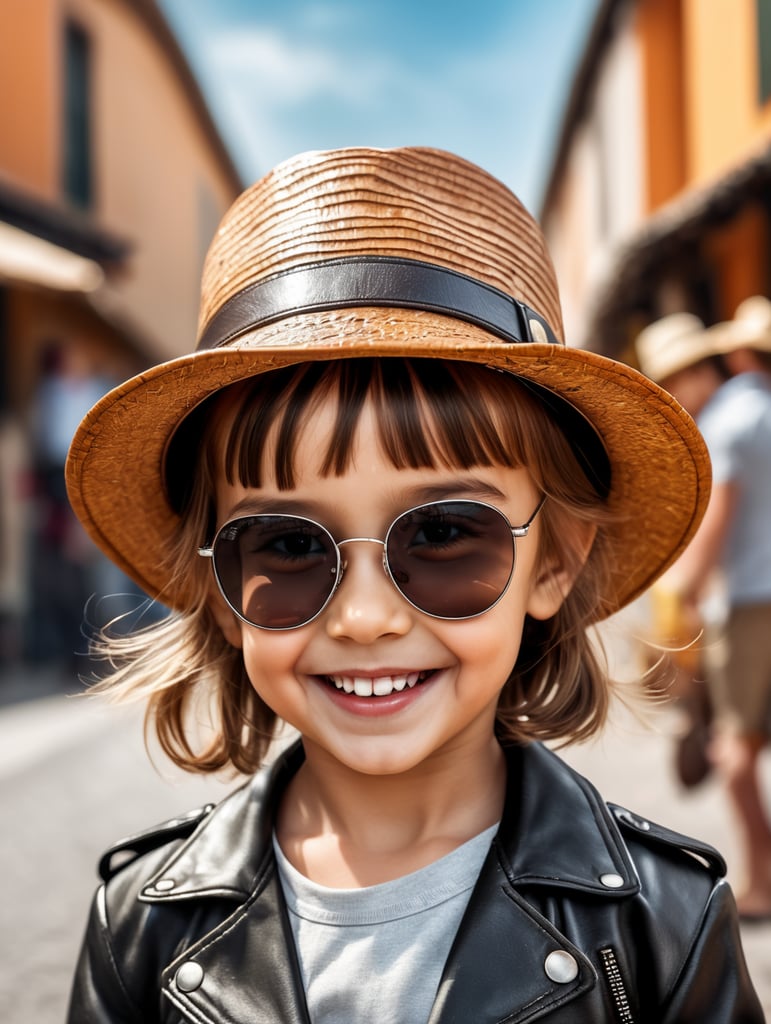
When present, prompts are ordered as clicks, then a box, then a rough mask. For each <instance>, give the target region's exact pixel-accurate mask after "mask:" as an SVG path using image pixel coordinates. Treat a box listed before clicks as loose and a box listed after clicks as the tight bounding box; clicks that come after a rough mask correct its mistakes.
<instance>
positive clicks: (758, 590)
mask: <svg viewBox="0 0 771 1024" xmlns="http://www.w3.org/2000/svg"><path fill="white" fill-rule="evenodd" d="M698 426H699V429H700V430H701V432H702V434H703V435H704V440H705V441H706V442H707V448H708V449H709V454H710V458H711V460H712V477H713V480H714V482H715V483H716V484H722V483H728V482H731V483H733V484H735V486H736V488H737V490H738V493H739V498H738V501H737V505H736V510H735V513H734V518H733V522H732V524H731V529H730V531H729V536H728V538H727V542H726V546H725V549H724V551H723V557H722V564H723V570H724V573H725V579H726V588H727V592H728V599H729V603H730V604H731V605H741V604H755V603H764V602H766V601H771V526H770V525H769V519H770V518H771V378H769V377H768V376H766V375H765V374H761V373H740V374H738V375H737V376H736V377H732V378H731V379H730V380H729V381H726V383H725V384H723V385H722V386H721V387H720V388H718V390H717V391H716V392H715V394H714V395H713V396H712V398H711V399H710V401H709V402H708V403H707V405H705V406H704V409H703V410H702V411H701V413H700V414H699V417H698Z"/></svg>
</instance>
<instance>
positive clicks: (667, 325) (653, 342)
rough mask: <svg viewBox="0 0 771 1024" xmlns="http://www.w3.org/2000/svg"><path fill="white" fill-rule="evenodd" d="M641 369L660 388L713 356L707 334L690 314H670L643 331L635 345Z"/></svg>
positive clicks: (696, 318)
mask: <svg viewBox="0 0 771 1024" xmlns="http://www.w3.org/2000/svg"><path fill="white" fill-rule="evenodd" d="M634 347H635V353H636V354H637V362H638V363H639V365H640V369H641V370H642V372H643V373H644V374H645V375H646V377H650V379H651V380H655V381H656V383H658V384H661V383H662V381H665V380H666V379H667V377H672V376H673V375H674V374H676V373H679V372H680V371H681V370H685V369H687V368H688V367H689V366H695V365H696V363H700V362H701V361H702V359H707V358H708V357H709V356H711V355H713V354H714V350H713V349H712V348H711V347H710V345H709V341H708V336H707V330H706V328H705V326H704V324H703V323H702V321H701V320H700V319H699V318H698V317H697V316H695V315H694V314H693V313H671V314H670V315H669V316H664V317H662V318H661V319H660V320H656V321H654V323H652V324H649V326H648V327H646V328H645V329H644V330H642V331H641V332H640V333H639V334H638V336H637V339H636V341H635V343H634Z"/></svg>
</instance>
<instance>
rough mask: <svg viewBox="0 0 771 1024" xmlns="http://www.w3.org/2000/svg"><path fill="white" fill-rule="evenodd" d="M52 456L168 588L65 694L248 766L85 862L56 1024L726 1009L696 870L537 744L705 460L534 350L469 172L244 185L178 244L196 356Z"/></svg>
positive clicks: (95, 518)
mask: <svg viewBox="0 0 771 1024" xmlns="http://www.w3.org/2000/svg"><path fill="white" fill-rule="evenodd" d="M127 465H128V466H130V467H131V472H130V474H126V473H125V467H126V466H127ZM68 474H69V475H68V480H69V487H70V494H71V499H72V502H73V505H74V507H75V509H76V510H77V512H78V515H79V516H80V517H81V519H82V521H83V522H84V524H85V525H86V528H87V529H88V530H89V532H90V533H91V535H92V536H93V537H94V538H95V539H96V541H97V542H98V543H99V544H100V545H101V547H102V548H103V549H104V550H105V551H107V552H108V553H109V554H110V556H111V557H112V558H113V559H114V560H115V561H116V562H117V563H118V565H120V566H121V567H122V568H123V569H124V570H126V571H127V572H128V573H129V574H130V575H131V576H132V577H133V578H134V579H135V580H136V581H137V582H138V583H139V584H140V585H142V586H143V587H144V588H145V589H147V590H148V591H149V592H150V593H152V594H153V595H154V596H156V597H158V598H159V599H160V600H161V601H163V602H164V603H165V604H167V605H170V606H171V607H172V608H173V609H175V614H174V615H173V616H172V617H171V618H170V619H169V620H168V621H167V622H165V623H163V624H161V625H160V626H157V627H153V628H150V629H148V630H147V631H145V632H144V633H139V634H137V635H135V636H133V637H130V638H123V639H122V640H121V639H118V640H115V641H113V642H112V643H111V642H110V641H109V640H107V641H106V644H107V646H106V650H103V653H106V655H107V656H108V657H110V659H111V661H112V664H113V666H114V671H113V672H112V674H111V676H110V677H109V678H107V679H106V680H105V681H104V682H103V683H102V684H100V686H99V689H101V690H104V691H107V692H110V693H113V694H114V695H115V696H117V697H120V698H124V699H129V698H142V699H147V700H148V706H149V709H148V714H149V715H150V716H151V720H152V722H153V723H154V725H155V728H156V730H157V732H158V735H159V737H160V740H161V743H162V744H163V747H164V749H165V750H166V751H167V752H168V753H169V754H170V756H171V757H172V758H173V759H174V760H175V761H176V762H177V763H178V764H180V765H183V766H184V767H186V768H188V769H190V770H193V771H201V772H213V771H217V770H220V769H222V768H224V767H227V766H231V767H234V768H236V769H237V770H238V771H240V772H243V773H247V774H249V775H250V776H252V778H251V779H250V781H248V782H247V783H246V785H245V786H243V787H242V788H241V789H239V790H237V791H236V792H235V793H234V794H233V795H231V796H230V797H228V798H227V799H225V800H224V801H223V802H222V803H221V804H220V805H219V806H218V807H215V808H211V807H207V808H205V809H204V810H203V811H201V812H198V813H196V814H194V815H192V816H190V817H188V818H186V819H182V820H179V821H175V822H170V823H167V824H166V825H164V826H161V828H159V829H155V830H152V831H150V832H148V833H144V834H140V835H138V836H136V837H134V838H133V839H131V840H129V841H127V842H125V843H123V844H120V845H119V846H118V847H115V848H114V849H113V850H110V851H108V853H107V854H106V855H105V857H104V858H103V861H102V865H101V870H102V875H103V878H104V879H105V885H104V886H103V887H102V888H101V889H100V891H99V893H98V895H97V897H96V900H95V903H94V907H93V910H92V915H91V921H90V923H89V927H88V932H87V935H86V939H85V943H84V946H83V951H82V955H81V959H80V963H79V966H78V969H77V976H76V980H75V985H74V990H73V994H72V1003H71V1014H70V1019H71V1021H97V1020H98V1021H110V1022H118V1021H121V1022H124V1021H142V1022H144V1024H149V1022H153V1021H158V1022H160V1021H163V1022H166V1024H169V1022H180V1021H195V1022H198V1024H202V1022H212V1024H214V1022H225V1021H227V1022H235V1021H238V1022H251V1021H254V1022H281V1024H287V1022H308V1021H311V1022H313V1024H322V1022H324V1024H342V1022H351V1024H353V1022H360V1021H363V1020H370V1019H377V1020H379V1021H382V1022H389V1024H397V1022H398V1024H426V1022H431V1024H439V1022H449V1021H453V1022H463V1024H468V1022H475V1024H479V1022H490V1024H492V1022H500V1021H512V1022H513V1021H535V1020H548V1021H553V1022H555V1024H568V1022H578V1021H586V1022H593V1024H596V1022H608V1024H610V1022H619V1021H621V1022H648V1024H654V1022H655V1024H662V1022H674V1021H679V1022H691V1021H692V1022H696V1021H698V1022H699V1024H705V1022H710V1021H714V1022H718V1021H719V1022H720V1024H727V1022H738V1021H747V1022H755V1021H758V1022H759V1021H761V1020H762V1013H761V1011H760V1008H759V1005H758V1002H757V999H756V997H755V995H754V993H753V990H752V986H751V984H750V981H749V979H748V976H747V971H746V967H745V963H744V959H743V955H742V951H741V946H740V941H739V938H738V930H737V925H736V915H735V908H734V905H733V900H732V896H731V894H730V891H729V889H728V888H727V886H726V884H725V883H724V882H723V881H722V874H723V871H724V865H723V863H722V861H721V859H720V857H719V855H718V854H717V853H716V852H715V851H713V850H711V849H710V848H708V847H705V846H703V845H701V844H699V843H696V842H694V841H692V840H687V839H684V838H683V837H681V836H677V835H674V834H672V833H671V832H668V831H667V830H665V829H662V828H659V827H657V826H655V825H652V824H650V823H648V822H645V821H641V820H639V819H638V818H636V817H635V816H634V815H632V814H630V813H629V812H627V811H624V810H621V809H619V808H608V807H606V806H605V805H604V804H603V802H602V801H601V800H600V799H599V797H598V795H597V794H596V792H595V791H594V789H593V788H592V787H591V786H590V785H589V784H588V783H587V782H586V781H585V780H584V779H582V778H581V777H580V776H578V775H576V774H575V773H574V772H572V771H571V770H570V769H569V768H568V767H567V766H565V765H564V764H563V763H562V762H561V761H560V760H558V758H557V757H556V756H555V755H554V754H552V753H551V752H550V751H549V750H547V748H546V747H545V746H543V745H542V742H541V741H562V742H568V741H570V740H575V739H578V738H583V737H587V736H589V735H592V734H593V733H595V732H596V731H597V730H598V729H599V728H600V726H601V725H602V722H603V719H604V716H605V712H606V707H607V704H608V699H609V691H610V686H609V683H608V680H607V679H606V677H605V675H604V673H603V670H602V667H601V665H600V663H599V662H598V660H597V657H596V654H595V650H594V648H593V647H592V645H591V643H590V641H589V639H588V637H587V628H588V627H589V626H590V625H592V624H593V623H595V622H596V621H597V620H599V619H601V618H602V617H604V616H606V615H608V614H610V613H611V612H613V611H615V610H616V609H617V608H619V607H621V606H622V605H623V604H625V603H626V602H628V601H630V600H631V599H632V598H633V597H635V596H636V595H637V594H639V593H640V592H641V591H642V590H643V589H644V588H645V587H647V586H648V585H649V584H650V583H651V582H652V581H653V580H654V579H655V578H656V577H657V576H658V575H659V574H660V573H661V572H662V571H663V570H664V569H665V568H666V567H667V566H668V565H669V564H671V562H672V561H673V560H674V559H675V558H676V557H677V555H678V553H679V552H680V551H681V550H682V549H683V547H684V545H685V544H686V543H687V542H688V540H689V539H690V537H691V536H692V534H693V532H694V530H695V528H696V526H697V524H698V521H699V519H700V517H701V514H702V512H703V509H704V504H705V502H706V500H707V496H708V491H709V469H708V460H707V456H706V453H705V450H704V447H703V444H702V442H701V440H700V437H699V435H698V433H697V431H696V429H695V427H694V425H693V423H692V421H691V420H690V418H689V417H688V416H687V415H686V414H685V413H684V411H683V410H682V409H681V408H680V407H679V406H678V405H677V404H676V403H675V402H674V401H673V400H672V399H671V398H670V397H669V396H668V395H667V394H666V393H665V392H663V391H661V390H660V389H659V388H658V387H657V386H656V385H654V384H652V383H650V382H649V381H647V380H646V379H644V378H643V377H641V376H640V375H639V374H637V373H636V372H634V371H632V370H630V369H629V368H627V367H625V366H622V365H620V364H617V363H615V362H613V361H610V360H608V359H604V358H601V357H598V356H596V355H593V354H591V353H588V352H584V351H579V350H576V349H568V348H566V347H565V346H564V343H563V342H562V341H561V322H560V311H559V302H558V297H557V287H556V282H555V279H554V274H553V270H552V267H551V263H550V261H549V258H548V255H547V253H546V249H545V246H544V242H543V239H542V236H541V234H540V231H539V229H538V227H537V225H536V224H535V222H534V221H533V220H532V218H531V217H530V216H529V215H528V214H527V213H526V211H525V210H524V209H523V207H522V206H521V204H520V203H519V202H518V200H517V199H516V198H515V197H514V196H513V195H512V194H511V193H510V192H508V190H507V189H505V188H504V187H503V186H502V185H501V184H500V183H499V182H497V181H495V180H494V179H492V178H490V177H489V176H488V175H487V174H485V173H484V172H483V171H481V170H480V169H479V168H477V167H475V166H473V165H471V164H468V163H466V162H465V161H463V160H460V159H458V158H457V157H454V156H451V155H449V154H447V153H442V152H437V151H433V150H426V149H402V150H393V151H387V150H370V149H352V150H342V151H336V152H326V153H312V154H306V155H304V156H301V157H298V158H296V159H294V160H291V161H289V162H287V163H285V164H283V165H281V166H280V167H278V168H277V169H276V170H274V171H273V172H272V173H271V174H269V175H268V176H267V177H266V178H265V179H263V180H262V181H260V182H258V183H257V184H256V185H255V186H253V187H252V188H251V189H249V190H248V191H247V192H246V193H245V194H244V195H243V196H242V197H241V199H240V200H238V201H237V202H236V204H235V205H234V207H233V208H232V209H231V211H230V212H229V213H228V214H227V215H226V217H225V219H224V221H223V223H222V225H221V227H220V229H219V232H218V233H217V236H216V238H215V240H214V242H213V244H212V247H211V250H210V253H209V256H208V260H207V265H206V269H205V272H204V279H203V287H202V306H201V337H200V341H199V346H198V350H197V351H196V353H195V354H193V355H191V356H188V357H184V358H181V359H177V360H175V361H173V362H171V363H167V364H164V365H161V366H158V367H156V368H155V369H153V370H151V371H149V372H148V373H145V374H143V375H141V376H140V377H138V378H135V379H133V380H131V381H129V382H127V383H126V384H124V385H123V386H122V387H120V388H117V389H116V390H115V391H113V392H112V393H111V394H110V395H108V396H107V397H106V398H105V399H104V400H103V401H102V402H100V403H99V405H97V406H96V407H95V408H94V409H93V410H92V412H91V413H90V414H89V416H88V417H87V418H86V420H85V421H84V423H83V424H82V426H81V428H80V430H79V432H78V434H77V435H76V438H75V440H74V442H73V447H72V450H71V453H70V461H69V469H68ZM201 695H203V697H204V698H205V699H208V700H209V701H210V702H212V703H213V704H214V705H215V707H216V721H217V728H216V731H215V733H214V738H213V739H212V740H211V742H210V743H209V744H208V745H206V746H204V748H203V749H201V748H199V747H196V746H195V745H194V743H193V740H192V739H191V733H190V731H189V717H190V716H189V711H190V708H191V706H192V705H193V703H194V702H196V701H197V699H198V698H199V697H200V696H201ZM279 721H282V722H286V723H289V725H291V726H292V727H293V728H294V730H296V732H297V733H298V736H299V738H298V739H297V741H296V742H295V743H294V744H293V745H292V746H290V747H289V749H288V750H286V751H284V753H282V754H281V755H279V756H278V757H275V758H273V759H272V761H271V763H270V764H269V766H268V767H264V764H265V758H266V753H267V750H268V746H269V744H270V742H271V740H272V738H273V736H274V731H275V727H276V725H277V723H278V722H279ZM116 853H120V854H121V863H120V866H117V864H116V863H114V861H116V860H117V858H116V857H115V854H116ZM127 859H128V861H129V862H128V863H127Z"/></svg>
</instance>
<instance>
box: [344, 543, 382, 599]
mask: <svg viewBox="0 0 771 1024" xmlns="http://www.w3.org/2000/svg"><path fill="white" fill-rule="evenodd" d="M346 544H379V545H380V546H381V547H382V549H383V571H384V572H385V573H386V575H388V568H387V566H386V545H385V541H384V540H381V539H380V538H379V537H346V538H345V540H339V541H336V547H337V550H338V553H339V555H340V574H339V578H338V581H337V586H340V583H341V582H342V579H343V573H344V572H345V570H346V569H347V568H348V560H347V559H346V557H345V555H344V553H343V552H342V551H340V548H342V547H343V546H344V545H346ZM335 589H337V588H335Z"/></svg>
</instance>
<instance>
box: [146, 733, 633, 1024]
mask: <svg viewBox="0 0 771 1024" xmlns="http://www.w3.org/2000/svg"><path fill="white" fill-rule="evenodd" d="M302 757H303V753H302V748H301V747H300V745H299V744H296V745H294V746H293V747H291V748H290V749H289V750H288V751H286V752H285V753H284V754H283V755H281V756H280V757H279V758H278V759H277V761H276V762H275V763H274V764H273V765H272V767H270V768H269V769H267V770H266V771H265V772H262V773H260V774H259V775H258V776H256V777H255V779H254V780H253V781H252V782H250V783H249V784H248V785H247V786H246V787H244V788H242V789H240V790H238V791H237V792H236V793H234V794H233V795H232V796H231V797H229V798H227V799H226V800H225V801H223V803H222V804H221V805H220V806H219V807H218V808H217V809H216V810H215V811H214V812H213V813H212V814H211V815H210V816H209V817H208V818H207V819H206V820H205V822H203V823H202V825H201V826H199V828H198V830H197V831H196V832H195V833H194V834H193V835H192V836H191V837H190V839H189V840H188V841H187V842H186V843H184V844H183V845H182V846H181V847H180V848H179V850H178V851H177V852H175V853H174V854H173V855H172V857H171V858H170V859H169V860H168V861H167V862H166V864H165V865H164V867H163V869H162V870H161V871H160V872H159V873H158V874H156V875H155V876H154V878H153V879H152V881H151V882H150V883H149V884H148V885H147V886H146V887H145V888H144V890H143V892H142V896H141V898H142V899H143V900H144V901H146V902H153V903H159V902H172V901H175V900H184V899H187V900H189V899H191V898H200V897H208V896H216V897H220V898H222V897H229V898H231V899H232V900H234V902H235V906H234V910H233V913H232V914H231V915H230V916H229V917H228V918H227V919H226V920H225V921H224V922H223V923H222V925H220V926H218V927H216V928H215V929H213V930H212V931H210V932H207V933H206V934H205V935H202V936H200V937H198V941H194V944H193V945H191V946H190V947H189V948H188V949H187V950H186V951H185V952H184V954H183V955H182V956H181V957H180V958H179V959H178V960H176V961H175V962H174V963H172V964H170V965H169V966H168V967H167V969H166V971H165V972H164V991H165V994H166V995H167V997H168V998H169V999H171V1000H172V1002H174V1003H175V1004H176V1006H177V1007H178V1009H179V1010H181V1011H182V1014H183V1016H184V1017H185V1019H189V1020H193V1021H198V1020H201V1019H206V1020H211V1021H217V1022H219V1021H227V1020H237V1019H243V1013H244V1012H245V1011H244V1005H248V1007H249V1008H250V1017H251V1019H259V1020H265V1021H277V1022H278V1021H281V1022H282V1024H309V1018H308V1013H307V1008H306V1005H305V998H304V993H303V984H302V976H301V971H300V968H299V964H298V961H297V956H296V952H295V948H294V943H293V939H292V932H291V925H290V923H289V919H288V914H287V910H286V904H285V902H284V899H283V893H282V891H281V885H280V882H279V880H278V877H277V871H276V870H275V862H274V857H273V851H272V842H271V833H272V828H273V820H274V814H275V810H276V807H277V805H278V802H279V800H280V797H281V794H282V792H283V790H284V788H285V786H286V785H287V783H288V781H289V779H290V778H291V777H292V775H293V774H294V772H296V771H297V768H298V767H299V765H300V764H301V762H302ZM507 762H508V773H509V780H508V788H507V799H506V806H505V810H504V814H503V818H502V821H501V826H500V829H499V831H498V835H497V836H496V839H495V840H494V842H493V844H492V847H491V850H490V853H489V854H488V857H487V859H486V860H485V863H484V865H483V868H482V871H481V873H480V876H479V879H478V881H477V884H476V886H475V888H474V891H473V893H472V896H471V899H470V901H469V904H468V908H467V910H466V913H465V915H464V918H463V920H462V922H461V925H460V928H459V930H458V934H457V936H456V938H455V942H454V944H453V947H452V950H451V952H450V955H449V957H448V960H447V963H446V964H445V967H444V971H443V974H442V979H441V982H440V986H439V990H438V995H437V998H436V1001H435V1004H434V1008H433V1011H432V1014H431V1017H430V1021H429V1024H449V1022H451V1021H458V1020H464V1021H465V1020H473V1021H474V1022H475V1024H493V1022H496V1021H501V1020H506V1021H507V1022H510V1024H516V1022H525V1021H528V1022H530V1021H534V1020H536V1019H539V1018H541V1017H542V1016H546V1015H548V1014H549V1013H550V1012H552V1011H553V1010H554V1008H555V1007H556V1006H558V1005H563V1004H565V1003H566V1002H569V1001H571V1000H573V999H575V998H576V997H577V996H579V995H581V994H582V993H584V992H586V991H587V990H589V989H591V988H592V987H593V986H594V985H595V983H596V977H597V976H596V972H595V969H594V967H593V965H592V963H591V961H590V960H589V958H588V957H587V956H586V955H585V954H584V953H583V952H582V951H581V950H580V949H578V948H576V946H574V945H573V944H572V943H571V942H570V941H569V940H568V939H567V938H566V937H565V936H564V935H562V934H561V933H560V931H559V930H558V929H557V928H556V927H555V926H554V925H553V924H552V923H551V922H550V921H549V920H548V919H547V918H546V917H544V916H543V915H542V914H541V913H539V911H538V910H537V909H536V906H535V905H533V904H532V903H531V902H530V901H529V900H528V896H529V897H530V899H531V900H533V902H534V903H535V904H537V903H538V900H537V896H538V892H539V890H544V889H545V887H548V888H549V889H550V891H551V892H550V895H551V894H554V895H556V893H555V890H560V889H562V890H572V891H576V890H578V891H581V892H583V893H587V894H588V893H591V894H593V895H594V896H595V897H597V898H600V899H608V900H612V899H617V898H618V897H620V896H622V895H628V894H630V893H632V892H636V891H637V890H638V888H639V885H638V881H637V878H636V874H635V871H634V868H633V866H632V863H631V860H630V858H629V855H628V853H627V852H626V849H625V846H624V843H623V841H622V839H621V836H620V834H619V832H618V830H617V827H616V825H615V823H614V821H613V819H612V818H611V816H610V814H609V812H608V811H607V809H606V808H605V805H604V803H603V802H602V800H601V799H600V797H599V796H598V794H597V792H596V791H595V790H594V788H593V787H592V786H591V784H590V783H588V782H587V781H586V780H585V779H583V778H582V777H581V776H579V775H578V774H577V773H575V772H574V771H573V770H572V769H570V768H569V767H568V766H566V765H565V764H564V763H563V762H562V761H560V760H559V759H558V758H557V757H556V756H555V755H554V754H552V753H551V752H550V751H548V750H547V749H546V748H544V747H542V746H540V745H539V744H533V745H531V746H528V747H524V748H514V749H511V750H509V751H508V752H507ZM534 894H535V897H536V898H535V899H534ZM541 895H545V893H544V892H543V891H542V892H541ZM555 957H556V963H557V965H558V968H559V966H560V965H562V966H563V967H564V965H565V964H566V963H567V964H568V967H569V968H570V969H569V970H568V971H567V974H563V975H562V976H560V973H559V970H558V971H557V972H556V974H555V972H554V971H553V970H550V969H549V964H550V963H551V964H554V962H555ZM257 965H259V969H257ZM573 968H575V970H573ZM191 971H192V973H193V975H194V977H195V979H196V983H195V985H194V987H193V988H192V989H191V988H190V987H189V985H188V984H187V978H188V975H189V974H190V972H191ZM234 971H237V972H238V975H239V977H240V978H241V979H243V984H242V985H240V986H239V987H238V988H235V987H234V986H233V985H232V977H233V972H234ZM185 972H187V973H185ZM199 979H203V980H200V981H199ZM246 987H248V992H245V991H244V989H245V988H246ZM244 999H247V1001H248V1002H247V1004H244V1003H243V1002H239V1000H244Z"/></svg>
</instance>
